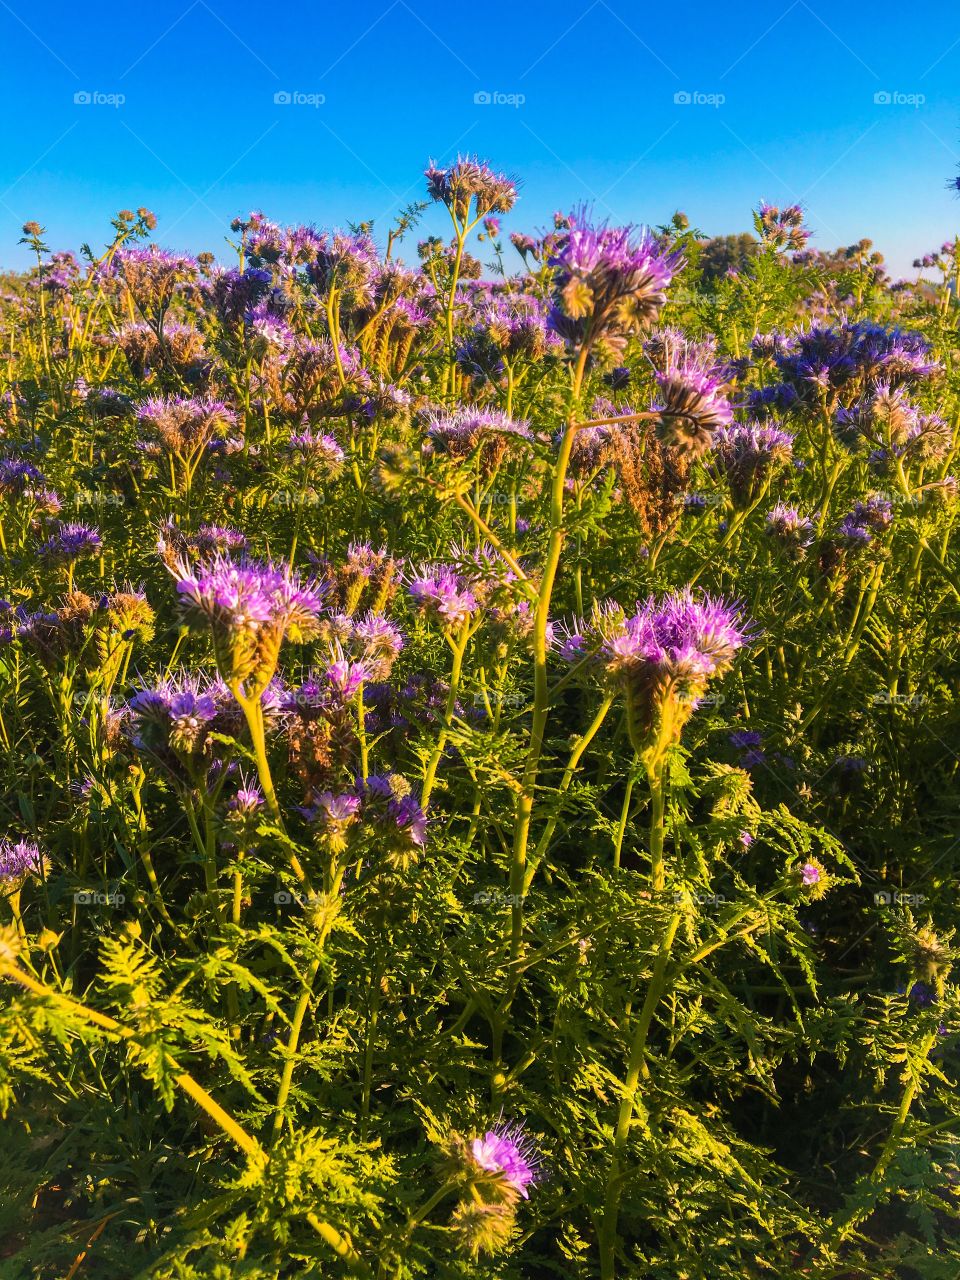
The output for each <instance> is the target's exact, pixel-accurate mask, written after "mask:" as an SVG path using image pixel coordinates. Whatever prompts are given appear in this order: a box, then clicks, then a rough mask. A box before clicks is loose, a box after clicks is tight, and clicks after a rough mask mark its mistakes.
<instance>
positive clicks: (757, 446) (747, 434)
mask: <svg viewBox="0 0 960 1280" xmlns="http://www.w3.org/2000/svg"><path fill="white" fill-rule="evenodd" d="M792 456H793V436H792V435H789V434H788V433H787V432H786V431H781V430H780V429H779V428H778V427H776V426H774V425H773V424H772V423H756V422H750V423H746V424H740V423H736V424H734V425H733V426H729V427H721V428H720V429H719V430H718V431H717V432H716V434H715V435H714V439H713V455H712V458H711V466H712V467H713V469H714V470H716V471H717V472H719V473H720V474H721V475H724V476H725V477H726V479H727V482H728V484H729V485H730V494H731V497H732V498H733V502H734V506H736V507H738V508H743V507H746V506H749V505H750V504H751V503H752V502H754V501H756V499H757V498H758V497H759V496H760V494H761V492H762V491H763V488H764V486H765V485H766V484H767V483H768V481H769V480H770V478H771V476H772V475H773V473H774V471H775V470H776V469H777V468H778V467H782V466H784V465H785V464H786V463H787V462H789V461H790V458H791V457H792Z"/></svg>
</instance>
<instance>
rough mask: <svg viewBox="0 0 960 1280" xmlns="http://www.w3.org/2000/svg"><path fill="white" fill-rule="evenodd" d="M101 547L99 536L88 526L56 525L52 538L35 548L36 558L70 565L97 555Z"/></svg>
mask: <svg viewBox="0 0 960 1280" xmlns="http://www.w3.org/2000/svg"><path fill="white" fill-rule="evenodd" d="M102 546H103V541H102V539H101V537H100V534H99V533H98V531H97V530H96V529H92V528H91V527H90V526H89V525H85V524H58V525H57V527H56V530H55V532H54V534H53V536H52V537H50V538H48V539H47V541H46V542H44V543H41V545H40V546H39V547H38V548H37V556H38V557H39V558H40V559H41V560H46V561H47V562H48V563H50V564H71V563H72V562H73V561H74V560H79V559H81V557H84V556H95V555H98V554H99V552H100V550H101V548H102Z"/></svg>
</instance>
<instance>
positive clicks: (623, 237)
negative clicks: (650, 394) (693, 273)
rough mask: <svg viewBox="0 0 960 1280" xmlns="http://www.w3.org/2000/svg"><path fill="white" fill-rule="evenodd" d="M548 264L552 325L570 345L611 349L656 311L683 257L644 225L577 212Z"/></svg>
mask: <svg viewBox="0 0 960 1280" xmlns="http://www.w3.org/2000/svg"><path fill="white" fill-rule="evenodd" d="M550 265H551V266H552V267H554V268H555V271H556V275H555V285H554V289H555V291H554V306H553V310H552V312H551V317H550V322H551V325H552V326H553V328H554V329H555V330H556V332H557V333H558V334H559V335H560V336H561V337H562V338H564V339H565V340H566V341H567V342H568V343H569V344H571V345H572V346H577V347H588V348H589V347H595V346H598V345H599V346H602V347H603V348H604V349H605V350H606V351H608V352H610V353H611V354H616V353H619V352H620V351H622V350H623V347H624V345H625V342H626V339H627V338H628V337H629V336H630V335H631V334H634V333H636V332H638V331H639V330H640V329H643V328H646V327H647V326H648V325H649V324H650V323H651V322H652V321H653V320H654V319H655V318H656V316H657V315H658V314H659V312H660V309H661V308H662V306H663V304H664V303H665V301H666V289H667V287H668V286H669V285H670V283H671V281H672V280H673V278H674V276H676V274H677V272H678V271H679V270H680V269H681V267H682V265H683V258H682V256H681V255H680V254H679V253H670V252H668V251H666V250H665V249H664V248H663V246H662V245H661V244H660V242H659V241H658V240H657V239H656V238H655V237H654V236H653V235H651V233H650V232H649V231H647V230H645V229H644V230H641V231H639V232H637V231H635V229H634V228H633V227H629V226H628V227H608V226H607V225H606V224H603V223H601V224H600V225H598V226H592V225H590V223H588V222H587V221H586V218H585V216H584V214H583V213H581V212H577V213H574V214H572V215H571V218H570V228H569V231H567V233H566V234H565V235H563V236H562V237H561V239H560V243H559V245H558V247H557V249H556V252H555V253H554V254H553V256H552V257H551V258H550Z"/></svg>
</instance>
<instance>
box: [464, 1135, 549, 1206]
mask: <svg viewBox="0 0 960 1280" xmlns="http://www.w3.org/2000/svg"><path fill="white" fill-rule="evenodd" d="M470 1155H471V1157H472V1158H473V1160H474V1162H475V1164H476V1166H477V1168H478V1169H479V1170H481V1171H482V1172H483V1173H485V1174H493V1175H494V1176H495V1177H496V1178H498V1179H500V1180H502V1181H503V1182H504V1183H505V1184H506V1187H507V1188H508V1189H509V1191H510V1192H512V1193H515V1194H517V1195H519V1196H522V1197H523V1199H524V1200H527V1199H529V1194H530V1193H529V1188H530V1187H531V1186H535V1185H536V1182H537V1179H538V1177H539V1159H538V1157H537V1153H536V1151H535V1149H534V1147H533V1144H532V1142H531V1141H530V1139H529V1138H528V1137H527V1135H526V1134H525V1133H524V1131H523V1127H522V1125H508V1124H504V1123H502V1122H501V1124H499V1125H498V1126H496V1127H495V1128H493V1129H488V1130H487V1132H486V1133H485V1134H484V1135H483V1137H482V1138H474V1139H473V1140H472V1141H471V1142H470Z"/></svg>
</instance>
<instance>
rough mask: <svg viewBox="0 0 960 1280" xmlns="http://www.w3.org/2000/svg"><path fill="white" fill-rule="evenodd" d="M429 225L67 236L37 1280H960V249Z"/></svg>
mask: <svg viewBox="0 0 960 1280" xmlns="http://www.w3.org/2000/svg"><path fill="white" fill-rule="evenodd" d="M426 181H427V195H428V197H429V200H431V201H434V202H437V204H438V205H440V206H442V207H444V208H445V209H446V211H447V212H448V213H449V217H450V221H451V234H452V239H450V240H449V241H448V240H446V239H443V240H441V239H436V238H433V239H428V240H424V241H422V242H420V243H419V245H417V246H416V250H415V252H414V251H413V243H414V240H415V227H416V224H417V222H418V220H419V218H420V216H421V214H422V212H423V209H424V207H425V206H415V207H413V208H411V209H410V210H408V211H407V213H406V214H405V215H404V216H403V218H401V219H400V221H399V222H398V223H397V224H396V225H395V226H394V227H393V228H392V229H391V230H390V232H389V235H388V236H387V238H386V240H385V241H383V242H381V243H379V245H378V244H377V242H376V241H375V240H374V238H373V233H374V231H375V230H379V229H374V228H371V227H369V226H358V227H354V228H351V229H350V231H349V232H322V231H317V230H315V229H313V228H311V227H304V226H299V227H280V226H277V225H275V224H274V223H272V222H270V221H268V220H267V219H266V218H265V217H264V216H263V215H262V214H259V213H257V214H251V215H250V216H249V218H247V219H246V220H243V221H240V220H238V221H237V222H236V223H235V224H234V226H233V232H234V239H235V248H236V255H237V256H236V260H235V262H233V263H227V264H224V265H218V264H216V263H215V262H214V259H213V257H212V256H210V255H201V256H200V257H198V258H192V257H188V256H184V255H181V254H177V253H171V252H167V251H165V250H163V249H162V248H159V247H156V246H155V245H153V244H150V243H148V241H149V239H150V236H151V233H152V232H153V230H154V226H155V220H154V218H153V216H152V215H151V214H150V213H149V212H148V211H147V210H145V209H141V210H139V211H137V212H136V213H133V212H128V211H124V212H122V213H120V214H119V215H118V216H117V218H116V220H115V222H114V224H113V226H114V235H113V238H112V240H111V242H110V244H109V246H107V247H106V248H105V249H104V250H102V251H93V250H91V249H89V248H86V247H85V248H84V250H83V252H82V253H81V255H80V258H79V259H78V258H75V257H74V256H73V255H72V254H70V253H61V252H51V251H50V249H49V247H48V246H47V245H46V244H45V243H44V240H43V234H44V233H43V231H42V229H41V228H40V227H39V226H38V225H37V224H28V225H27V226H26V227H25V228H24V237H25V241H26V243H28V244H29V245H31V246H32V248H33V250H34V251H35V254H36V267H35V269H34V270H32V271H30V272H28V273H25V274H23V275H21V276H11V277H8V278H7V284H6V289H5V293H4V295H3V297H2V301H0V332H2V339H3V342H2V351H3V355H2V363H0V380H2V385H0V571H2V575H3V587H2V592H3V596H4V603H3V605H2V613H0V628H2V635H0V641H2V644H0V753H2V760H3V781H2V797H3V808H2V826H0V833H2V839H0V887H2V898H3V902H2V904H0V912H2V919H0V973H2V976H3V977H4V979H6V981H4V983H3V984H2V988H0V990H2V996H3V1000H2V1007H0V1021H2V1035H0V1045H2V1048H0V1102H2V1106H3V1109H4V1112H5V1114H6V1123H5V1128H4V1141H3V1144H2V1151H0V1180H2V1181H0V1185H2V1187H3V1192H4V1194H3V1197H2V1207H0V1215H2V1225H0V1255H2V1260H0V1275H2V1276H3V1277H16V1278H20V1277H23V1278H25V1280H26V1278H30V1280H55V1278H56V1280H60V1278H61V1277H67V1278H68V1280H73V1277H76V1276H80V1277H83V1276H87V1275H89V1276H96V1277H97V1280H114V1278H117V1280H121V1278H123V1280H126V1278H129V1277H133V1276H144V1277H146V1276H150V1277H157V1278H163V1280H174V1278H176V1280H187V1278H191V1280H199V1278H200V1277H203V1278H204V1280H225V1278H226V1277H230V1278H231V1280H232V1278H234V1277H243V1278H246V1280H268V1278H271V1280H272V1278H278V1277H293V1276H330V1277H333V1276H350V1275H358V1276H367V1277H378V1278H380V1280H403V1278H405V1277H414V1276H436V1277H451V1278H453V1277H476V1278H478V1280H479V1278H480V1277H503V1278H504V1280H508V1278H511V1277H512V1278H515V1280H541V1278H543V1280H546V1278H547V1277H554V1276H556V1277H572V1278H583V1280H586V1278H587V1277H595V1276H599V1277H602V1280H613V1277H615V1276H616V1277H621V1278H624V1277H637V1278H638V1280H640V1278H641V1277H643V1278H653V1277H658V1278H661V1277H662V1278H663V1280H668V1278H669V1280H681V1277H683V1278H695V1280H744V1278H745V1277H762V1276H783V1277H792V1276H798V1275H802V1276H811V1277H817V1278H819V1280H828V1278H836V1280H841V1278H844V1280H853V1278H854V1277H857V1278H860V1277H904V1278H906V1280H914V1278H920V1280H940V1278H942V1280H954V1278H955V1277H956V1276H957V1274H958V1269H960V1231H958V1227H957V1217H958V1198H957V1190H958V1185H960V1163H958V1157H960V1136H958V1131H957V1126H958V1125H960V1115H958V1108H960V1104H958V1101H957V1094H956V1090H955V1078H956V1074H957V1069H958V1060H957V1043H958V1042H957V1030H958V1015H960V999H958V987H957V984H956V982H955V981H952V980H951V970H952V966H953V964H954V961H955V957H956V952H955V951H954V949H953V947H952V943H951V938H952V926H953V924H954V923H955V919H956V882H957V875H958V869H960V850H958V845H960V842H958V836H957V818H958V802H960V778H958V758H960V757H958V755H957V753H956V752H957V747H958V743H960V738H958V732H957V730H958V723H960V720H958V714H957V709H956V707H957V703H956V690H957V680H958V672H960V665H958V658H960V639H958V619H960V611H958V603H960V555H958V553H957V549H956V546H955V541H954V540H953V538H952V531H953V527H954V522H955V520H956V517H957V503H958V491H957V483H956V481H955V480H954V479H953V477H952V475H951V468H953V467H954V466H955V458H956V454H957V449H958V439H960V437H958V432H960V369H958V352H957V348H958V335H957V321H958V303H957V296H956V288H955V286H956V277H957V271H958V269H960V242H957V243H954V242H950V243H948V244H946V245H944V246H943V248H942V250H941V251H939V252H938V253H937V254H932V255H928V256H927V258H926V259H924V260H921V263H920V264H919V265H921V266H922V267H925V268H926V276H925V278H924V279H922V280H920V279H918V281H916V282H915V283H913V284H911V283H905V282H898V283H892V282H891V281H890V280H889V278H888V277H887V275H886V273H885V271H884V269H883V265H882V259H881V258H880V257H879V255H878V254H876V253H875V252H874V251H873V249H872V246H870V245H869V242H861V243H860V244H859V245H855V246H852V247H851V248H849V249H847V250H844V251H842V252H838V253H833V254H824V253H820V252H817V251H814V250H812V249H810V248H809V246H808V245H807V232H806V230H805V229H804V227H803V220H802V212H801V211H800V210H799V209H797V208H794V207H791V208H787V209H783V210H779V209H776V208H772V207H770V206H766V205H762V206H761V207H760V209H759V210H758V211H757V213H756V214H755V215H754V225H753V232H754V235H753V237H747V236H743V237H739V238H736V239H734V238H730V241H729V243H728V244H726V245H724V244H723V243H722V242H718V241H714V242H710V243H707V242H705V240H704V238H703V237H702V236H701V235H699V233H698V232H697V231H696V230H695V229H694V228H691V227H690V226H689V225H688V224H687V220H686V219H685V218H684V217H683V216H682V215H677V217H675V218H674V220H673V221H672V223H671V224H670V225H668V226H664V227H661V228H659V229H658V230H656V231H655V232H646V231H642V230H637V229H631V228H612V227H608V226H604V225H599V224H597V223H596V222H595V221H594V220H593V219H592V217H591V214H590V212H589V211H588V210H577V211H574V212H573V213H572V214H570V215H569V216H561V215H558V216H557V217H556V219H555V225H554V226H553V227H552V228H551V229H550V230H549V231H548V232H547V233H546V234H543V235H541V236H539V237H538V238H533V237H531V236H527V235H524V234H521V233H519V232H514V233H513V234H512V235H510V236H509V239H508V238H507V237H506V236H505V233H504V232H503V231H502V230H501V225H502V221H503V219H504V217H505V216H506V215H508V214H509V213H510V211H511V209H512V207H513V204H514V201H515V196H516V190H515V186H514V184H513V183H512V181H510V180H509V179H507V178H506V177H504V176H503V175H499V174H497V173H495V172H493V171H492V170H490V169H489V168H488V167H487V166H485V165H482V164H480V163H479V162H476V161H473V160H470V159H461V160H459V161H457V162H456V163H455V164H453V165H451V166H450V167H449V168H446V169H439V168H431V169H429V170H428V171H427V174H426ZM404 253H406V257H404V256H403V255H404ZM481 257H482V258H483V259H485V260H487V264H486V266H484V264H483V263H482V262H481V260H480V259H481Z"/></svg>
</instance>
